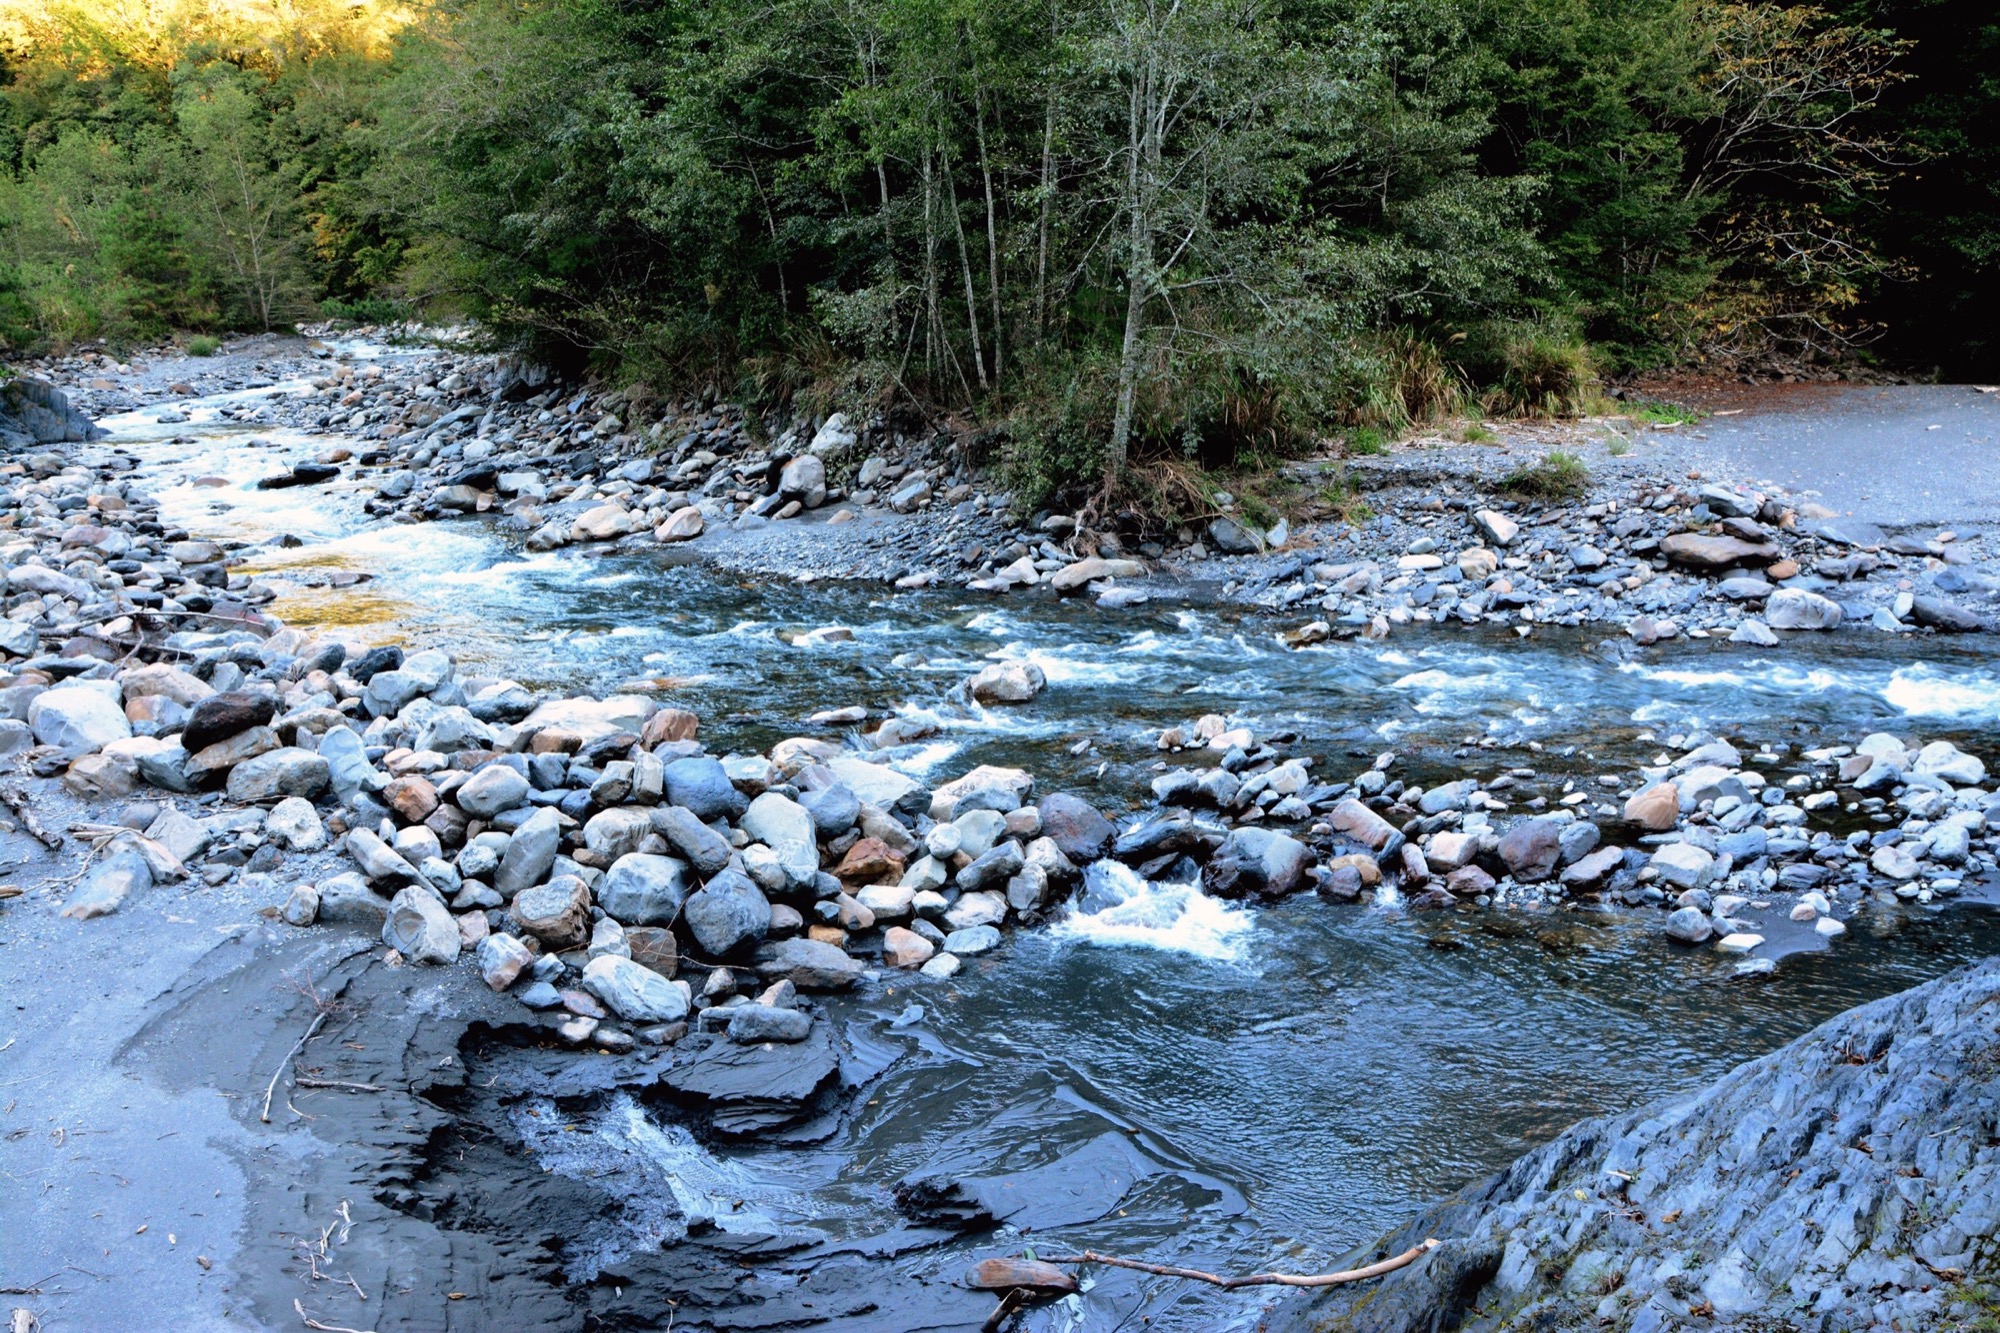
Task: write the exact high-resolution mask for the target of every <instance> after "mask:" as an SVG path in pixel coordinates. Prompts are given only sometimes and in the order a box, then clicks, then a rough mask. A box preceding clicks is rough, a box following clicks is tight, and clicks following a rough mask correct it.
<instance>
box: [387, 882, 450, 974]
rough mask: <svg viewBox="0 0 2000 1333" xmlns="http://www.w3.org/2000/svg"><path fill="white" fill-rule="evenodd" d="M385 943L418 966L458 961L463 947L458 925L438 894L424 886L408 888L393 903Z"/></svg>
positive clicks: (390, 903)
mask: <svg viewBox="0 0 2000 1333" xmlns="http://www.w3.org/2000/svg"><path fill="white" fill-rule="evenodd" d="M382 942H383V943H384V944H386V945H388V946H389V947H390V948H392V949H394V950H396V951H397V952H399V953H401V954H402V955H403V957H405V958H407V959H409V960H410V961H411V962H414V963H450V962H455V961H457V959H458V950H459V944H460V940H459V934H458V922H456V921H454V920H453V919H452V915H451V913H450V912H449V911H447V910H446V909H445V905H444V903H443V902H441V901H440V900H439V899H438V896H437V895H436V894H435V893H432V892H431V891H430V890H429V889H426V888H421V887H411V888H407V889H404V890H402V891H401V892H400V893H398V894H397V895H396V896H395V897H394V898H392V899H390V900H389V914H388V916H387V917H385V918H384V919H383V922H382Z"/></svg>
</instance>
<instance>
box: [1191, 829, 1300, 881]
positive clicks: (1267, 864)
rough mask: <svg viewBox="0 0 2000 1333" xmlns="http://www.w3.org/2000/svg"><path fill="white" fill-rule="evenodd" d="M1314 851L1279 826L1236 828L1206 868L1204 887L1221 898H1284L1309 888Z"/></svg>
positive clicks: (1203, 872)
mask: <svg viewBox="0 0 2000 1333" xmlns="http://www.w3.org/2000/svg"><path fill="white" fill-rule="evenodd" d="M1311 864H1312V853H1311V852H1310V851H1308V850H1307V849H1306V845H1305V844H1304V843H1302V842H1300V841H1299V840H1298V839H1297V838H1294V837H1292V836H1290V835H1289V834H1285V833H1279V832H1278V831H1277V830H1275V829H1267V828H1257V827H1255V826H1247V827H1244V828H1239V829H1234V830H1232V831H1231V832H1230V834H1229V837H1228V838H1227V839H1225V840H1224V842H1223V844H1222V846H1221V847H1220V848H1218V849H1217V851H1216V853H1215V855H1214V856H1212V857H1210V858H1209V862H1208V864H1207V865H1206V866H1204V867H1202V872H1201V882H1202V887H1203V888H1205V889H1207V890H1208V892H1209V893H1211V894H1213V895H1214V896H1215V897H1218V898H1245V897H1249V896H1250V895H1252V894H1255V895H1257V896H1258V897H1262V898H1283V897H1285V896H1286V895H1287V894H1291V893H1296V892H1298V890H1299V889H1301V888H1303V887H1305V882H1306V869H1307V867H1308V866H1310V865H1311Z"/></svg>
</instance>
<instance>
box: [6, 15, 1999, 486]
mask: <svg viewBox="0 0 2000 1333" xmlns="http://www.w3.org/2000/svg"><path fill="white" fill-rule="evenodd" d="M8 3H11V4H12V6H13V9H14V14H15V25H16V27H17V29H18V32H17V34H16V39H15V42H14V47H13V51H12V54H11V56H10V59H9V72H10V74H11V83H10V85H9V86H8V88H7V90H6V104H5V112H6V116H5V124H4V126H0V160H4V164H5V166H6V167H7V168H8V169H7V170H6V171H4V172H0V334H4V336H5V337H6V338H7V339H8V340H9V341H10V342H12V343H14V344H15V345H17V346H20V345H28V344H34V343H46V344H59V343H62V342H65V341H72V340H75V339H78V338H84V337H92V336H108V337H111V338H114V339H124V340H132V339H139V338H146V337H153V336H157V335H159V334H160V333H162V332H164V331H166V330H169V329H209V330H214V329H225V328H262V327H272V326H276V325H282V324H285V323H287V322H289V321H293V320H296V319H299V318H302V317H304V316H306V315H309V314H312V313H314V312H318V311H331V312H341V311H345V312H350V313H359V314H368V315H379V314H382V313H387V312H391V311H394V310H397V309H413V310H414V309H421V310H425V311H428V312H431V313H433V314H440V315H467V316H471V317H475V318H477V319H478V320H480V321H481V322H482V323H483V324H484V325H485V326H486V327H487V328H488V329H490V330H491V331H492V332H493V333H494V334H495V335H496V336H498V337H500V338H503V339H506V340H508V341H511V342H514V343H517V344H521V345H525V346H526V347H528V348H529V349H530V350H531V351H532V352H534V353H535V354H536V355H538V356H541V357H544V358H546V359H549V360H551V361H555V362H559V363H563V364H566V365H569V366H572V367H582V366H589V367H592V368H595V369H598V370H600V371H604V372H607V373H612V374H616V375H618V376H621V377H622V378H624V379H626V380H628V381H644V382H647V383H650V384H652V385H654V386H656V387H661V388H666V387H678V386H682V385H688V384H714V385H717V386H718V387H720V388H721V389H723V390H724V391H725V392H729V393H732V394H737V395H740V396H743V397H747V398H751V399H758V400H763V401H775V400H785V399H804V400H805V401H808V402H810V403H812V404H814V405H825V406H831V405H834V404H835V403H839V404H842V405H846V406H864V405H867V406H874V407H879V408H882V409H884V410H892V411H907V412H911V413H914V414H921V415H927V416H932V417H936V416H940V415H944V414H955V415H957V416H958V417H959V418H960V419H961V420H983V421H986V422H991V423H1004V424H1005V429H1003V430H1002V431H1000V432H999V433H998V436H997V438H1000V439H1003V440H1004V441H1005V442H1006V445H1005V447H1006V449H1007V450H1008V457H1009V458H1010V459H1011V460H1012V461H1013V462H1014V463H1015V464H1016V465H1017V467H1018V468H1019V470H1020V472H1021V474H1022V476H1023V477H1024V478H1026V479H1029V480H1031V481H1034V480H1046V479H1050V478H1063V477H1079V476H1089V475H1096V474H1098V473H1100V472H1103V471H1116V470H1117V469H1118V468H1119V466H1120V465H1121V463H1122V461H1123V460H1125V459H1126V458H1128V457H1131V456H1139V455H1144V456H1182V457H1190V458H1194V459H1197V460H1200V461H1204V462H1212V461H1217V460H1227V459H1230V458H1233V457H1236V456H1238V455H1240V454H1242V453H1243V452H1245V451H1253V452H1259V453H1268V452H1273V451H1279V450H1282V449H1284V448H1286V447H1288V446H1289V445H1291V444H1292V443H1294V442H1296V441H1298V440H1301V439H1306V438H1312V437H1316V436H1319V435H1323V434H1325V433H1327V432H1328V431H1330V430H1333V429H1335V428H1338V427H1346V428H1349V429H1350V430H1351V429H1369V428H1375V427H1389V428H1396V427H1399V426H1401V425H1403V424H1405V423H1407V422H1409V421H1411V420H1415V419H1422V418H1424V417H1427V416H1431V415H1434V414H1436V413H1438V412H1441V411H1445V410H1451V409H1454V408H1458V407H1461V406H1466V407H1483V408H1485V409H1487V410H1496V411H1516V412H1519V411H1526V412H1558V413H1559V412H1565V411H1573V410H1575V409H1576V407H1577V406H1578V404H1579V402H1580V400H1581V399H1582V397H1583V396H1584V393H1585V391H1586V390H1587V386H1588V384H1589V382H1590V379H1591V376H1592V374H1593V372H1594V370H1597V369H1610V370H1619V369H1625V368H1631V367H1642V366H1646V365H1655V364H1668V363H1684V362H1687V361H1690V360H1699V359H1704V358H1721V359H1725V360H1729V361H1739V362H1740V361H1744V360H1749V361H1753V362H1754V361H1756V360H1758V359H1760V358H1765V359H1768V358H1772V357H1782V358H1788V359H1792V360H1814V359H1838V358H1843V357H1847V356H1851V355H1853V354H1854V352H1855V351H1856V349H1857V348H1859V347H1861V346H1863V345H1864V344H1865V342H1866V340H1867V339H1868V338H1869V337H1870V336H1871V335H1872V334H1873V333H1875V332H1877V331H1879V330H1878V328H1877V326H1878V325H1879V324H1880V323H1881V321H1882V319H1883V318H1884V317H1885V316H1887V317H1888V318H1889V320H1890V321H1891V323H1892V325H1893V323H1894V322H1896V321H1898V320H1903V319H1907V320H1908V322H1910V323H1911V324H1913V325H1914V324H1919V323H1922V324H1926V325H1928V326H1929V327H1930V328H1931V329H1933V330H1935V328H1936V325H1937V321H1935V320H1917V319H1915V318H1913V317H1912V315H1913V311H1914V302H1913V301H1912V294H1913V293H1917V292H1927V291H1930V290H1932V288H1933V287H1934V286H1935V287H1940V288H1942V290H1943V291H1944V292H1945V299H1946V300H1948V301H1951V302H1955V303H1957V308H1959V309H1961V310H1964V311H1967V312H1971V311H1974V310H1981V309H1983V305H1984V302H1983V301H1982V299H1981V298H1982V297H1985V296H1988V295H1990V294H1991V293H1992V291H1993V288H1994V285H1995V281H1996V279H1995V273H1996V271H2000V195H1996V193H1995V191H1996V188H2000V187H1996V181H2000V171H1996V168H2000V163H1996V161H1995V160H1994V158H1995V154H1996V152H2000V148H1996V146H1995V145H1996V136H1995V134H1994V133H1993V130H1994V120H1995V105H1996V96H2000V93H1997V92H1996V89H2000V83H1996V81H1995V77H1994V76H1993V75H1992V74H1991V72H1990V71H1991V70H1992V68H1993V60H1992V56H1993V55H1994V54H1995V45H1996V40H2000V39H1996V36H1995V32H1996V29H1995V25H1994V23H1993V21H1992V20H1991V19H1990V18H1986V17H1984V16H1975V15H1974V14H1973V13H1972V9H1971V3H1972V0H1852V2H1851V3H1848V4H1846V5H1844V6H1842V7H1841V8H1839V9H1838V10H1837V11H1835V10H1830V9H1822V8H1816V7H1812V6H1807V5H1799V4H1786V3H1781V2H1778V0H1761V2H1758V0H1752V2H1746V3H1731V2H1727V0H1074V2H1071V3H1058V2H1056V0H984V2H983V3H971V2H970V0H436V2H435V3H431V4H428V5H422V6H418V7H416V8H415V9H413V10H411V11H409V12H403V11H391V10H389V9H386V8H384V7H382V6H380V5H378V4H374V3H363V4H345V3H337V2H336V0H317V5H315V4H304V5H292V6H288V7H287V8H286V9H285V10H284V11H283V12H282V16H280V14H279V12H278V11H275V10H274V11H265V10H262V9H260V8H259V7H258V4H259V0H238V3H233V4H212V3H211V4H202V3H198V0H120V2H119V3H114V4H111V5H109V6H106V5H102V4H91V5H75V4H71V3H69V2H68V0H63V3H55V4H52V3H47V2H46V0H44V2H43V3H36V0H0V7H4V6H5V5H6V4H8ZM0 12H4V9H3V8H0ZM1975 19H1976V20H1977V21H1975ZM1968 33H1972V34H1974V36H1973V37H1972V39H1970V40H1968V39H1967V34H1968ZM1892 331H1893V328H1892ZM1939 342H1940V340H1938V339H1936V338H1935V337H1933V338H1932V339H1931V340H1930V341H1929V342H1926V341H1924V340H1923V339H1904V340H1903V341H1902V342H1900V343H1892V345H1895V346H1902V347H1906V348H1909V349H1912V350H1913V351H1915V352H1916V353H1917V354H1919V355H1923V356H1927V357H1932V358H1934V359H1935V360H1937V361H1939V362H1948V363H1950V364H1953V365H1955V366H1960V367H1968V368H1969V367H1971V366H1972V365H1974V364H1976V363H1977V362H1978V360H1979V358H1980V357H1981V356H1988V355H1990V354H1991V349H1992V343H1991V340H1990V339H1988V340H1986V341H1985V342H1984V343H1983V344H1980V345H1979V346H1975V347H1972V348H1970V349H1968V348H1966V347H1964V346H1963V345H1958V344H1955V345H1953V346H1952V347H1951V348H1950V349H1949V354H1947V351H1946V349H1945V348H1943V347H1942V346H1939V345H1937V344H1938V343H1939Z"/></svg>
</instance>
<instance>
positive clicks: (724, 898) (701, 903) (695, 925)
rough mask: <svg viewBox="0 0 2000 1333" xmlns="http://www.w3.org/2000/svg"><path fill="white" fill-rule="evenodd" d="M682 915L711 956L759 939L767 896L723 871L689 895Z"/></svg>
mask: <svg viewBox="0 0 2000 1333" xmlns="http://www.w3.org/2000/svg"><path fill="white" fill-rule="evenodd" d="M801 813H802V814H803V813H804V812H803V811H802V812H801ZM681 915H682V917H684V918H685V919H686V921H687V927H688V930H689V931H690V932H691V933H692V934H693V935H694V938H695V943H696V944H698V945H700V946H701V950H702V952H703V953H705V954H707V955H708V956H709V957H711V958H726V957H729V956H730V955H732V954H735V953H738V952H741V951H742V950H744V949H746V948H748V947H749V946H751V945H754V944H757V943H759V942H761V941H762V940H763V938H764V936H765V933H766V932H768V931H769V930H770V928H771V902H770V899H768V898H766V897H765V896H764V894H763V891H762V890H761V889H759V888H758V887H757V886H756V885H755V884H753V883H751V881H750V880H749V878H748V877H747V876H745V875H742V874H739V873H737V872H736V871H734V870H725V871H723V872H722V873H721V874H719V875H717V876H715V877H714V878H713V879H711V880H709V882H708V883H707V885H706V886H704V887H703V888H702V889H701V890H700V892H698V893H695V894H693V895H691V896H690V897H689V898H688V900H687V902H686V903H685V904H683V905H682V907H681Z"/></svg>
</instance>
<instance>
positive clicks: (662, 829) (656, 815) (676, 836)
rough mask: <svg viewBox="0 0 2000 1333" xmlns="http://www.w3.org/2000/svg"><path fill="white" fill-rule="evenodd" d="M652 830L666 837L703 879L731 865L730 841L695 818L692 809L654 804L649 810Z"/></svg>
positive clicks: (670, 844)
mask: <svg viewBox="0 0 2000 1333" xmlns="http://www.w3.org/2000/svg"><path fill="white" fill-rule="evenodd" d="M648 815H649V816H650V818H651V819H652V821H653V832H655V833H657V834H659V835H660V836H661V837H662V838H665V839H666V840H667V845H668V846H669V847H672V848H673V849H674V850H675V851H676V852H678V853H680V855H681V857H682V858H683V859H684V860H686V861H687V863H688V864H689V865H690V866H692V867H693V868H694V873H695V874H697V875H700V876H701V877H702V878H703V879H707V878H708V877H709V876H711V875H714V874H718V873H720V871H721V870H722V868H723V867H724V866H726V865H728V864H729V841H728V839H726V838H724V837H723V836H722V835H721V834H719V833H717V832H716V831H715V830H714V829H712V828H710V827H709V826H708V825H706V824H704V823H702V822H701V821H700V820H699V819H697V818H695V815H694V812H693V811H692V810H689V809H686V808H685V807H683V806H678V805H661V806H655V807H654V808H653V809H652V810H650V811H649V812H648Z"/></svg>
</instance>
